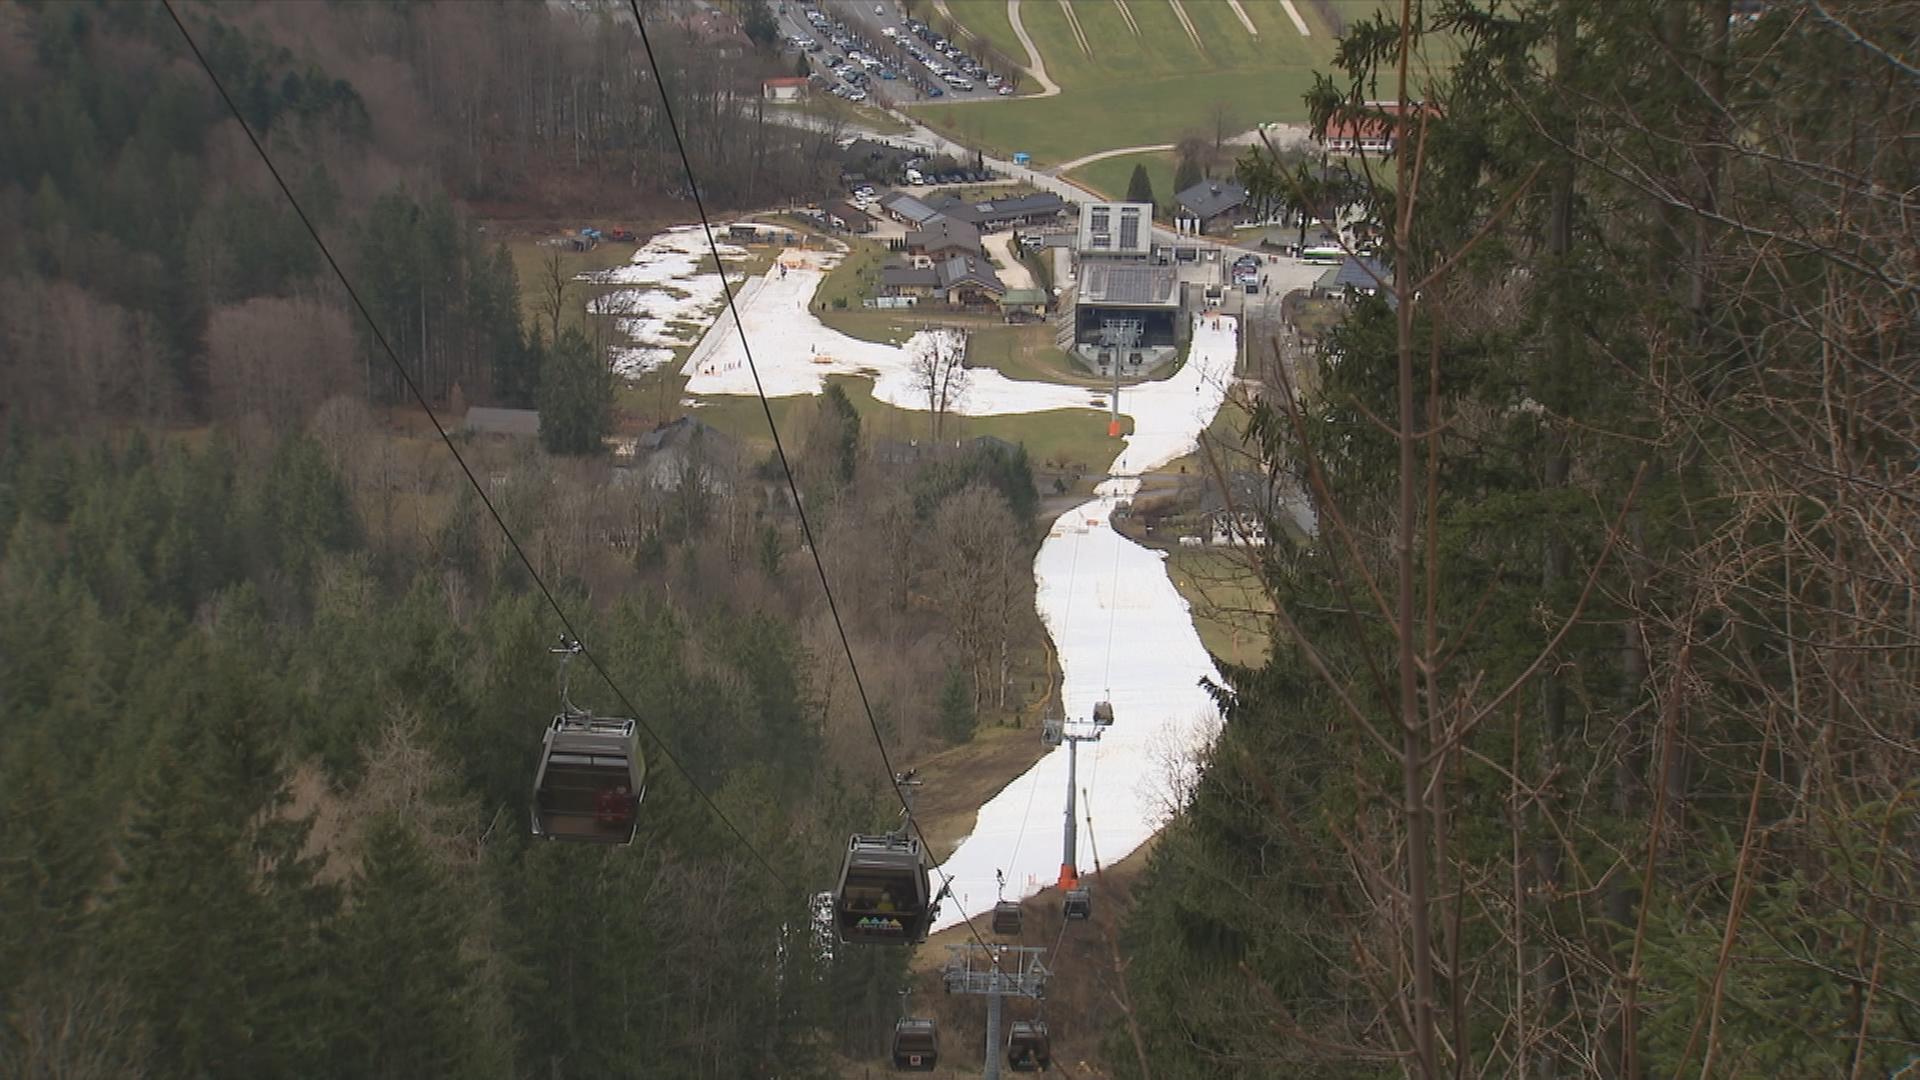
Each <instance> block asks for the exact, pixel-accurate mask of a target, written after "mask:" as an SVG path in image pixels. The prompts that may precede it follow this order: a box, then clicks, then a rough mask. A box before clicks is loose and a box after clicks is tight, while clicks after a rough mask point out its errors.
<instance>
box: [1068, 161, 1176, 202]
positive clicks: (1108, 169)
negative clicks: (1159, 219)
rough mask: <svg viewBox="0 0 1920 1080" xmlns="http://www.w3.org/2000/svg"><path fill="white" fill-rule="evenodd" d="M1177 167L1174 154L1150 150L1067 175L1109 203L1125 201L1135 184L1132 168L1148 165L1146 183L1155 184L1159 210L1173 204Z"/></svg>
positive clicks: (1154, 196)
mask: <svg viewBox="0 0 1920 1080" xmlns="http://www.w3.org/2000/svg"><path fill="white" fill-rule="evenodd" d="M1177 163H1178V159H1177V158H1175V157H1174V154H1173V152H1172V151H1171V150H1150V151H1148V152H1147V153H1144V154H1126V155H1123V156H1121V157H1110V158H1103V159H1101V160H1099V161H1096V162H1094V163H1093V164H1091V165H1082V166H1080V167H1079V168H1077V169H1075V170H1073V171H1072V172H1070V173H1067V179H1069V180H1073V181H1075V182H1077V183H1079V184H1080V185H1081V186H1083V187H1089V188H1092V189H1093V190H1095V191H1097V192H1099V193H1100V194H1102V195H1104V196H1106V197H1107V198H1109V199H1122V198H1125V197H1126V194H1127V184H1128V183H1130V182H1131V181H1132V180H1133V167H1134V166H1135V165H1145V166H1146V167H1147V179H1148V180H1150V181H1152V182H1153V199H1154V202H1155V203H1156V204H1158V205H1159V206H1166V205H1167V204H1169V203H1171V202H1173V195H1174V191H1173V170H1174V166H1175V165H1176V164H1177Z"/></svg>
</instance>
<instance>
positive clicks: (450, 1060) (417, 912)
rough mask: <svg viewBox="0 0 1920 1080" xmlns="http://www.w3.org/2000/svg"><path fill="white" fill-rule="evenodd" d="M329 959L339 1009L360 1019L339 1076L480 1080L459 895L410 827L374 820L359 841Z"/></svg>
mask: <svg viewBox="0 0 1920 1080" xmlns="http://www.w3.org/2000/svg"><path fill="white" fill-rule="evenodd" d="M362 849H363V850H362V853H361V857H360V871H359V873H358V874H357V875H356V876H355V878H354V880H353V882H352V885H351V886H350V888H349V895H350V898H351V899H350V908H349V910H348V912H347V914H346V915H345V916H344V917H343V918H341V919H340V920H339V924H338V926H337V928H336V930H335V934H336V940H337V944H336V945H335V947H334V951H333V963H334V966H335V969H336V972H337V974H336V976H335V978H336V980H337V988H338V991H339V993H340V994H341V995H342V997H341V1004H342V1005H343V1006H344V1007H345V1008H347V1009H349V1010H351V1011H352V1013H353V1015H355V1017H356V1019H355V1021H354V1023H352V1024H351V1025H350V1026H349V1027H348V1028H347V1030H346V1032H345V1033H344V1037H343V1039H342V1040H341V1045H340V1046H339V1047H338V1051H337V1053H336V1055H335V1056H334V1057H333V1059H332V1061H330V1062H329V1065H330V1066H331V1068H332V1070H333V1074H334V1075H337V1076H342V1077H347V1076H365V1077H392V1078H394V1080H399V1078H403V1077H417V1076H436V1075H439V1076H445V1075H456V1074H459V1075H476V1074H477V1066H478V1064H479V1062H477V1061H476V1060H475V1053H476V1051H477V1050H478V1049H479V1048H480V1047H481V1046H482V1045H483V1044H484V1043H485V1041H486V1040H485V1038H484V1037H483V1033H482V1032H480V1031H479V1030H477V1028H476V1016H475V1014H474V1010H473V1003H474V1000H475V998H476V996H477V990H476V986H475V981H476V977H477V976H476V971H475V967H474V964H473V962H472V961H471V960H469V959H468V958H467V956H466V954H465V952H464V951H463V943H464V942H463V939H464V937H465V935H466V929H467V928H466V925H465V924H466V919H465V916H464V910H465V905H464V904H463V903H462V902H461V901H460V899H459V898H460V897H461V896H463V895H465V892H464V890H460V889H457V888H455V887H454V882H453V881H451V880H450V878H449V876H448V875H447V874H446V873H445V872H444V871H442V870H440V869H439V868H437V867H435V866H434V865H433V862H432V858H431V856H430V855H429V854H428V853H427V852H426V850H424V849H423V848H422V847H421V845H420V842H419V840H418V839H416V838H415V837H414V836H413V835H412V833H411V832H410V831H409V828H408V827H407V826H406V825H404V824H403V823H401V822H398V821H394V820H392V819H380V820H377V821H375V822H373V823H372V825H371V826H370V827H369V828H368V829H367V831H366V834H365V836H364V839H363V841H362Z"/></svg>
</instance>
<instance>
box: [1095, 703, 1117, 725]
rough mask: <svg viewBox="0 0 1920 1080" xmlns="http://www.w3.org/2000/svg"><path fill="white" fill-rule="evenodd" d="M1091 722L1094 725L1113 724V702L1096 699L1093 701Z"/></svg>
mask: <svg viewBox="0 0 1920 1080" xmlns="http://www.w3.org/2000/svg"><path fill="white" fill-rule="evenodd" d="M1093 723H1094V726H1095V727H1112V726H1113V702H1111V701H1096V702H1094V703H1093Z"/></svg>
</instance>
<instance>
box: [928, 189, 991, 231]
mask: <svg viewBox="0 0 1920 1080" xmlns="http://www.w3.org/2000/svg"><path fill="white" fill-rule="evenodd" d="M925 202H926V204H927V206H928V207H930V208H931V209H932V210H933V212H934V213H936V214H939V215H941V216H942V217H947V218H951V219H953V220H954V221H963V222H965V223H967V224H968V225H972V226H974V227H975V228H979V227H980V212H979V211H978V210H975V209H974V208H973V204H972V203H970V202H968V201H967V200H965V199H963V198H961V197H960V196H958V195H955V194H954V193H953V192H951V191H943V192H941V193H940V194H938V195H929V196H927V198H926V200H925Z"/></svg>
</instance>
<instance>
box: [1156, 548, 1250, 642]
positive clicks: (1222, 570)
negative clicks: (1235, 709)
mask: <svg viewBox="0 0 1920 1080" xmlns="http://www.w3.org/2000/svg"><path fill="white" fill-rule="evenodd" d="M1258 558H1259V555H1258V554H1257V553H1256V552H1252V551H1246V550H1233V549H1222V548H1201V549H1198V550H1195V549H1192V548H1180V549H1178V550H1175V551H1172V552H1169V553H1168V555H1167V575H1168V576H1169V577H1171V578H1172V579H1173V587H1174V588H1176V589H1178V590H1180V595H1181V596H1183V597H1185V598H1186V600H1187V603H1189V604H1191V605H1193V626H1194V629H1196V630H1198V631H1199V632H1200V643H1201V644H1202V645H1205V646H1206V647H1207V651H1208V652H1210V653H1212V654H1214V655H1215V656H1218V657H1220V658H1221V659H1223V660H1226V661H1227V662H1229V663H1233V664H1243V665H1247V666H1255V667H1257V666H1259V665H1260V664H1261V663H1262V662H1263V661H1265V660H1266V658H1267V641H1268V634H1269V632H1270V628H1271V626H1272V622H1273V620H1272V617H1271V614H1270V613H1271V612H1272V611H1273V602H1272V601H1271V600H1270V599H1269V598H1268V597H1267V594H1266V590H1265V589H1263V588H1262V587H1261V585H1260V577H1259V574H1258V573H1257V572H1256V571H1255V570H1254V563H1255V562H1256V560H1257V559H1258Z"/></svg>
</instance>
